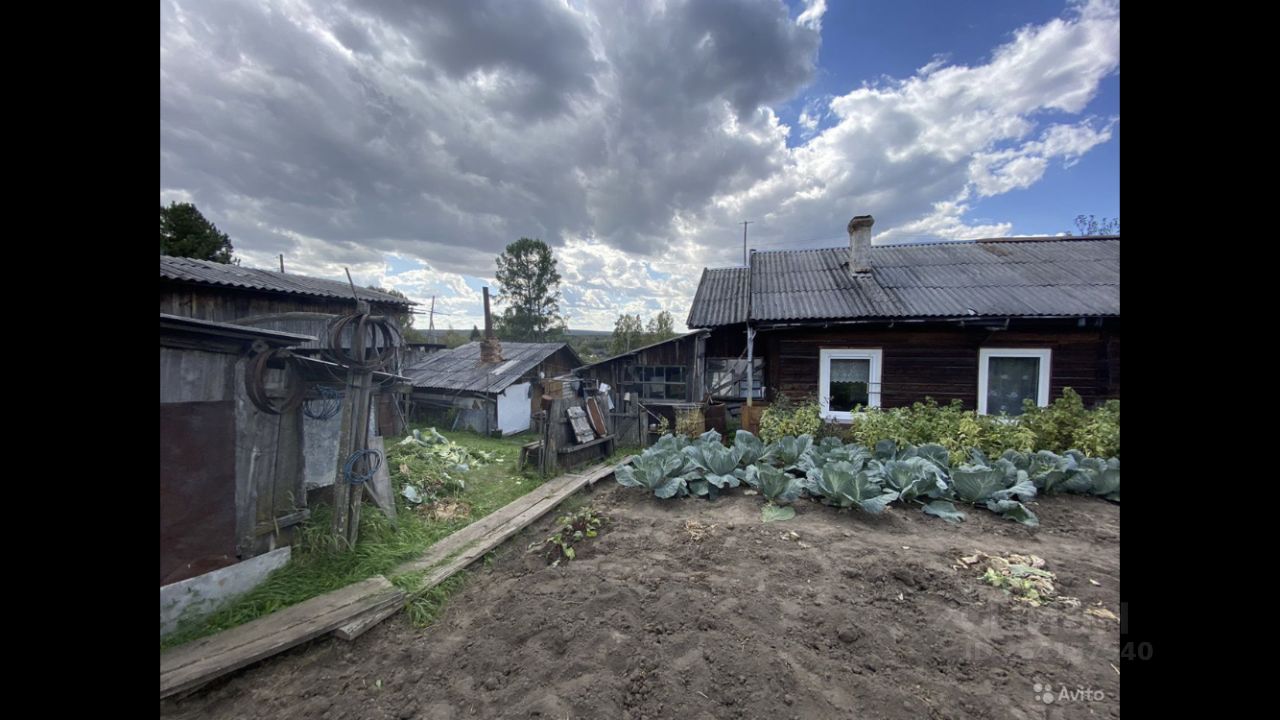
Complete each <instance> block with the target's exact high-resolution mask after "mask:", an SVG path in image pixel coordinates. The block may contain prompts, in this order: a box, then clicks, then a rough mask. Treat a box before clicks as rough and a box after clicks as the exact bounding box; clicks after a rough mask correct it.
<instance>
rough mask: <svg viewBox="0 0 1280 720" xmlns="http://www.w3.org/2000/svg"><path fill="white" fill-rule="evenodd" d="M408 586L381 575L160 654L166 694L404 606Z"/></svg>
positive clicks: (161, 683)
mask: <svg viewBox="0 0 1280 720" xmlns="http://www.w3.org/2000/svg"><path fill="white" fill-rule="evenodd" d="M403 602H404V591H402V590H400V589H398V588H396V587H394V586H392V585H391V583H390V582H389V581H388V580H387V579H386V578H385V577H382V576H381V575H379V576H376V577H373V578H370V579H368V580H365V581H363V582H359V583H356V584H355V585H349V586H347V587H345V588H342V589H341V590H335V591H334V592H331V593H326V594H324V595H320V596H318V597H314V598H311V599H310V600H307V601H305V602H301V603H298V604H297V605H294V606H292V607H289V608H286V609H284V610H281V611H279V612H275V613H272V614H270V615H267V616H266V617H261V618H258V619H257V620H254V621H252V622H248V623H245V624H244V625H240V626H238V627H234V628H232V629H230V630H227V631H225V632H220V633H218V634H217V635H213V636H210V637H207V638H203V639H201V640H196V641H195V642H191V643H187V644H186V645H182V646H180V647H177V648H174V649H173V650H170V651H168V652H166V653H162V654H161V655H160V697H161V699H163V698H166V697H169V696H170V695H174V694H176V693H180V692H183V691H186V690H192V689H194V688H197V687H199V686H201V685H203V684H205V683H207V682H209V681H210V680H213V679H215V678H218V677H221V676H223V675H225V674H227V673H229V672H232V671H235V670H238V669H240V668H242V667H244V666H246V665H250V664H252V663H255V662H257V661H259V660H262V659H263V658H267V657H270V656H272V655H275V654H276V653H279V652H283V651H284V650H287V649H289V648H291V647H295V646H297V645H300V644H302V643H304V642H306V641H308V640H312V639H314V638H317V637H320V636H321V635H324V634H325V633H329V632H332V631H334V630H336V629H337V628H339V627H342V626H343V625H345V624H347V623H348V622H350V621H351V618H353V617H356V616H358V615H361V614H363V613H366V612H368V611H370V610H374V609H377V608H384V607H387V606H399V605H400V604H402V603H403Z"/></svg>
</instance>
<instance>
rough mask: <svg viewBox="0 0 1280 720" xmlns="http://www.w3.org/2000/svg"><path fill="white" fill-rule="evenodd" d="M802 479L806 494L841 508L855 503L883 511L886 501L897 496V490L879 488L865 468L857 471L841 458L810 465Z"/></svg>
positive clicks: (865, 508) (886, 504)
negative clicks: (815, 465)
mask: <svg viewBox="0 0 1280 720" xmlns="http://www.w3.org/2000/svg"><path fill="white" fill-rule="evenodd" d="M802 482H803V487H804V489H805V490H807V491H809V494H810V495H817V496H819V497H821V498H822V501H823V502H824V503H826V504H828V505H834V506H836V507H842V508H843V507H852V506H854V505H857V506H858V507H859V508H862V509H863V510H864V511H866V512H869V513H872V514H878V513H881V512H883V511H884V509H885V508H886V507H888V506H889V503H891V502H893V501H894V500H897V499H898V493H897V491H894V490H886V489H884V488H881V487H880V485H878V484H877V483H876V482H875V481H874V480H873V479H872V475H871V474H870V473H868V472H867V471H866V470H858V469H857V468H855V467H854V466H853V464H851V463H847V462H844V461H836V462H833V463H828V464H827V465H825V466H823V467H822V468H811V469H810V470H809V471H808V473H806V475H805V479H804V481H802Z"/></svg>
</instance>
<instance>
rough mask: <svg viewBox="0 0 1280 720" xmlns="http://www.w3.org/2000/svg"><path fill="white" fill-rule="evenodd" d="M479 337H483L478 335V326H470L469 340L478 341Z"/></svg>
mask: <svg viewBox="0 0 1280 720" xmlns="http://www.w3.org/2000/svg"><path fill="white" fill-rule="evenodd" d="M481 337H483V336H482V335H481V334H480V328H479V326H477V325H472V326H471V339H472V340H473V341H474V340H479V339H480V338H481Z"/></svg>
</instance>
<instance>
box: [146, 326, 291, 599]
mask: <svg viewBox="0 0 1280 720" xmlns="http://www.w3.org/2000/svg"><path fill="white" fill-rule="evenodd" d="M161 342H162V344H161V347H160V402H161V404H162V405H169V404H175V403H208V402H217V401H230V402H233V403H234V415H235V429H234V440H233V441H232V443H231V444H218V443H212V444H210V443H209V442H207V441H206V440H202V439H200V438H196V437H191V438H186V439H185V440H183V442H190V443H194V442H197V441H199V443H200V444H199V447H197V448H192V450H193V451H195V452H198V453H201V454H204V455H206V456H209V457H226V456H228V455H231V456H234V458H235V461H234V466H235V471H234V475H235V546H236V550H237V553H238V555H239V556H240V557H242V558H248V557H253V556H255V555H259V554H261V553H264V552H267V551H269V550H272V549H274V548H275V547H276V546H277V545H284V544H289V543H290V542H291V539H292V538H291V532H292V531H291V529H290V528H291V527H292V525H295V524H296V523H297V522H299V521H300V520H301V519H302V517H301V516H300V511H301V510H303V509H304V508H305V506H306V496H305V492H304V485H303V482H304V474H303V441H302V440H303V438H302V411H301V409H298V410H295V411H294V412H292V413H286V414H284V415H268V414H266V413H263V412H261V411H259V410H258V409H257V408H256V407H254V405H253V403H252V402H250V400H249V398H248V394H247V391H246V390H245V385H244V372H245V369H244V366H245V363H246V362H247V353H245V352H243V350H232V349H231V348H232V347H234V346H235V345H236V344H235V343H226V344H223V343H219V342H210V343H209V344H208V347H207V348H204V349H199V348H193V347H173V346H166V345H165V344H164V338H163V337H162V339H161ZM299 381H300V380H299V379H298V378H297V377H294V376H293V375H292V374H291V375H289V376H287V377H286V376H285V374H284V372H283V371H280V370H273V371H270V373H269V377H268V383H269V388H276V389H273V394H274V393H275V392H280V393H281V394H283V390H284V387H283V385H284V383H293V382H299ZM161 432H162V442H164V441H165V440H164V429H163V428H162V429H161ZM162 486H163V479H162ZM194 574H198V573H194Z"/></svg>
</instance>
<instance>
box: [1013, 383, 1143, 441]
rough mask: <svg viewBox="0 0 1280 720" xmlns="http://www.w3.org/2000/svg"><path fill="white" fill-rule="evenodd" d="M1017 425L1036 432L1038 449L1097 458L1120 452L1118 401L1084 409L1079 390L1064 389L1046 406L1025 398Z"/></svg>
mask: <svg viewBox="0 0 1280 720" xmlns="http://www.w3.org/2000/svg"><path fill="white" fill-rule="evenodd" d="M1018 424H1019V425H1021V426H1023V427H1025V428H1027V429H1028V430H1030V431H1031V432H1033V433H1034V434H1035V440H1034V443H1035V446H1036V449H1037V450H1052V451H1053V452H1056V453H1062V452H1066V451H1067V450H1071V449H1075V450H1080V451H1082V452H1084V453H1085V454H1087V455H1091V456H1099V457H1113V456H1118V455H1119V454H1120V401H1119V400H1108V401H1107V402H1106V403H1104V404H1103V405H1102V406H1101V407H1098V408H1096V409H1094V410H1087V409H1085V407H1084V400H1083V399H1081V397H1080V395H1079V393H1077V392H1076V391H1075V390H1072V389H1071V388H1064V389H1063V391H1062V397H1060V398H1058V399H1056V400H1054V401H1053V402H1052V403H1050V404H1049V406H1048V407H1036V405H1035V403H1033V402H1031V401H1030V400H1027V401H1026V402H1025V403H1024V409H1023V412H1022V415H1021V417H1019V418H1018Z"/></svg>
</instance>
